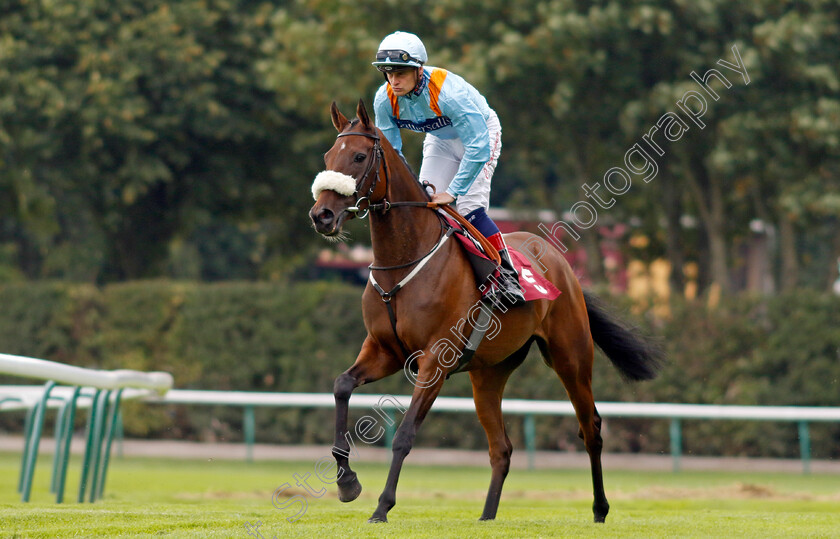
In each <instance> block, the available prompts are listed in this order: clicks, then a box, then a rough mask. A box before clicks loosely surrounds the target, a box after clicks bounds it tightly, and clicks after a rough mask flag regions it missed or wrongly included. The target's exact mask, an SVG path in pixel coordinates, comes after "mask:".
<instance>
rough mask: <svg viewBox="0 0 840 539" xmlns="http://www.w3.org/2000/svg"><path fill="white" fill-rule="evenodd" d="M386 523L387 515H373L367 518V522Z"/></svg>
mask: <svg viewBox="0 0 840 539" xmlns="http://www.w3.org/2000/svg"><path fill="white" fill-rule="evenodd" d="M387 523H388V517H382V518H380V517H377V516H373V517H370V518H369V519H368V524H387Z"/></svg>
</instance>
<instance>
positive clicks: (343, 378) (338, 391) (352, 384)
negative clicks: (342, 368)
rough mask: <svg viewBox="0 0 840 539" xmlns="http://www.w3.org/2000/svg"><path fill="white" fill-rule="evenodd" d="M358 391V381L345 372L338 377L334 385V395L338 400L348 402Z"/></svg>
mask: <svg viewBox="0 0 840 539" xmlns="http://www.w3.org/2000/svg"><path fill="white" fill-rule="evenodd" d="M354 389H356V379H355V378H353V377H352V376H350V374H348V373H346V372H344V373H341V374H340V375H338V378H336V379H335V383H334V384H333V395H335V398H336V399H343V400H347V399H349V398H350V395H351V394H352V393H353V390H354Z"/></svg>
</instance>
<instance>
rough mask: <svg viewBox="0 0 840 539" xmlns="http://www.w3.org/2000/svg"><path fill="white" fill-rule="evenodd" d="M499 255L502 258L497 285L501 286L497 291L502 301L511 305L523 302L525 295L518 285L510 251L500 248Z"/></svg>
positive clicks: (517, 277) (517, 275) (517, 276)
mask: <svg viewBox="0 0 840 539" xmlns="http://www.w3.org/2000/svg"><path fill="white" fill-rule="evenodd" d="M499 255H501V258H502V264H501V266H499V273H500V277H499V286H500V287H501V290H500V291H499V292H500V294H501V296H502V298H503V300H504V302H505V303H507V304H508V305H510V306H511V307H513V306H516V305H520V304H522V303H525V296H524V295H523V294H522V288H520V286H519V274H518V273H516V270H515V269H514V268H513V261H512V260H511V259H510V253H508V250H507V249H502V250H501V251H499Z"/></svg>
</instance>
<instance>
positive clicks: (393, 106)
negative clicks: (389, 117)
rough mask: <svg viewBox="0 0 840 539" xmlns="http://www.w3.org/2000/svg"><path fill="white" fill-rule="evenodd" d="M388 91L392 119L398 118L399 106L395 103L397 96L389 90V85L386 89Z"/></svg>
mask: <svg viewBox="0 0 840 539" xmlns="http://www.w3.org/2000/svg"><path fill="white" fill-rule="evenodd" d="M386 89H387V90H388V99H389V100H390V101H391V111H393V113H394V118H399V117H400V104H399V103H398V102H397V96H396V94H394V90H392V89H391V85H390V84H389V85H388V86H387V88H386Z"/></svg>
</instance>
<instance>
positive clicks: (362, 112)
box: [356, 99, 370, 127]
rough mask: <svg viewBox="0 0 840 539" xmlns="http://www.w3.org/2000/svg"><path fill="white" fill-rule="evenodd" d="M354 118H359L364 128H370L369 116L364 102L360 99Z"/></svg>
mask: <svg viewBox="0 0 840 539" xmlns="http://www.w3.org/2000/svg"><path fill="white" fill-rule="evenodd" d="M356 116H358V117H359V120H361V121H362V123H363V124H364V125H365V127H370V116H368V113H367V109H366V108H365V102H364V100H362V99H359V105H358V106H357V107H356Z"/></svg>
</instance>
